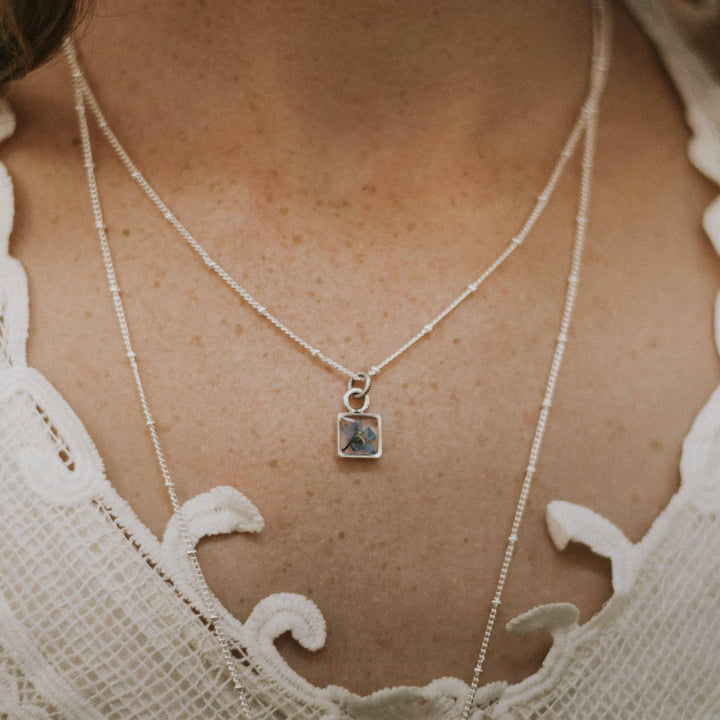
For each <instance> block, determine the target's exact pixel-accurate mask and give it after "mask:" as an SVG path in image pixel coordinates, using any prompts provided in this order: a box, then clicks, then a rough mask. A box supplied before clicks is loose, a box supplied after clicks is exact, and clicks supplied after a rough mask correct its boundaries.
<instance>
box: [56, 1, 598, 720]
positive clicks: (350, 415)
mask: <svg viewBox="0 0 720 720" xmlns="http://www.w3.org/2000/svg"><path fill="white" fill-rule="evenodd" d="M591 6H592V25H593V33H592V35H593V41H592V43H593V44H592V62H591V67H590V75H589V81H588V91H587V95H586V98H585V101H584V102H583V104H582V106H581V109H580V112H579V114H578V117H577V119H576V121H575V123H574V125H573V127H572V130H571V132H570V135H569V137H568V139H567V141H566V142H565V144H564V146H563V148H562V151H561V153H560V156H559V158H558V160H557V162H556V164H555V167H554V169H553V171H552V173H551V175H550V179H549V180H548V182H547V184H546V185H545V187H544V189H543V190H542V192H541V193H540V194H539V195H538V198H537V202H536V204H535V206H534V208H533V210H532V212H531V213H530V215H529V216H528V218H527V219H526V220H525V222H524V224H523V225H522V227H521V229H520V232H519V233H518V234H517V235H515V236H514V237H513V238H512V239H511V240H510V242H509V243H508V245H507V247H506V248H505V249H504V250H503V252H502V253H501V254H500V255H499V256H498V257H497V258H496V259H495V261H494V262H493V263H492V264H491V265H490V266H489V267H487V268H486V269H485V270H484V271H483V272H482V273H481V274H480V275H479V276H478V277H477V278H476V279H475V280H474V281H473V282H471V283H470V284H468V285H467V286H466V287H465V288H464V289H463V290H462V292H461V293H460V294H459V295H458V296H457V297H456V298H455V299H454V300H453V301H452V302H451V303H450V304H449V305H448V306H447V307H445V308H444V309H443V310H442V311H441V312H439V313H438V314H437V315H435V317H433V318H432V319H431V320H430V321H429V322H427V323H425V324H424V325H423V326H422V327H420V328H419V329H418V330H417V331H416V332H415V334H414V335H413V336H412V337H410V338H409V339H408V340H407V341H406V342H405V343H404V344H403V345H401V346H400V347H399V348H397V349H396V350H395V351H394V352H392V353H391V354H390V355H388V356H387V357H386V358H385V359H383V360H382V361H380V362H378V363H377V364H375V365H373V366H372V367H370V368H367V369H365V370H362V371H359V370H354V369H351V368H348V367H346V366H345V365H343V364H342V363H340V362H339V361H337V360H336V359H334V358H332V357H331V356H330V355H328V354H327V353H325V352H324V351H323V350H321V349H320V348H318V347H316V346H315V345H314V344H312V343H310V342H309V341H308V340H306V339H304V338H303V337H301V336H300V335H298V334H297V333H296V332H294V331H293V330H292V329H290V328H289V327H288V326H287V325H285V324H284V323H283V322H282V321H281V320H280V319H278V318H277V317H276V316H275V315H274V314H273V313H272V312H270V311H269V310H268V309H267V308H266V307H265V306H264V305H262V304H261V303H260V302H259V301H258V300H256V299H255V297H254V296H253V295H251V294H250V293H249V292H248V291H247V290H246V289H245V288H244V287H243V286H242V285H240V283H238V282H237V280H235V278H233V277H232V275H230V273H228V272H227V271H226V270H225V269H224V268H223V267H221V266H220V264H219V263H218V262H216V261H215V260H214V259H213V257H212V256H211V255H210V253H209V252H208V251H207V250H206V249H205V248H204V247H203V246H202V245H201V244H200V243H199V242H198V240H197V239H196V238H195V237H194V236H193V235H192V234H191V233H190V231H189V230H188V229H187V228H186V227H185V226H184V225H183V224H182V223H181V222H180V221H179V220H178V218H177V217H176V216H175V214H174V213H173V212H172V210H170V208H169V207H168V206H167V205H166V203H165V202H164V201H163V200H162V199H161V198H160V196H159V195H158V193H157V192H156V191H155V190H154V189H153V187H152V186H151V185H150V184H149V182H148V181H147V180H146V179H145V177H144V176H143V174H142V173H141V172H140V170H139V169H138V168H137V166H136V165H135V163H134V162H133V161H132V160H131V158H130V157H129V155H128V154H127V152H126V151H125V149H124V148H123V146H122V145H121V143H120V141H119V140H118V139H117V137H116V135H115V133H114V132H113V131H112V129H111V128H110V126H109V124H108V122H107V120H106V119H105V116H104V114H103V112H102V110H101V109H100V106H99V104H98V102H97V99H96V98H95V95H94V94H93V92H92V90H91V88H90V86H89V85H88V82H87V80H86V79H85V76H84V74H83V72H82V69H81V67H80V65H79V63H78V59H77V55H76V52H75V48H74V45H73V43H72V41H71V40H68V41H67V42H66V44H65V54H66V57H67V60H68V62H69V64H70V68H71V72H72V78H73V87H74V92H75V107H76V111H77V116H78V122H79V127H80V137H81V145H82V154H83V161H84V165H85V169H86V174H87V183H88V189H89V193H90V200H91V204H92V210H93V216H94V221H95V227H96V229H97V234H98V239H99V242H100V249H101V252H102V257H103V261H104V264H105V270H106V275H107V280H108V287H109V290H110V293H111V296H112V301H113V305H114V309H115V313H116V316H117V320H118V324H119V327H120V332H121V335H122V339H123V343H124V346H125V352H126V355H127V358H128V361H129V363H130V367H131V370H132V373H133V377H134V379H135V384H136V387H137V392H138V396H139V400H140V404H141V406H142V411H143V415H144V418H145V422H146V425H147V427H148V431H149V434H150V438H151V441H152V445H153V448H154V450H155V455H156V458H157V462H158V465H159V468H160V472H161V474H162V477H163V481H164V484H165V487H166V489H167V492H168V495H169V498H170V502H171V504H172V507H173V510H174V512H175V515H176V517H177V520H178V525H179V528H180V533H181V535H182V538H183V540H184V544H185V550H186V552H187V555H188V558H189V561H190V564H191V566H192V568H193V572H194V575H195V579H196V582H197V585H198V589H199V591H200V596H201V597H202V600H203V603H204V605H205V612H206V614H207V620H208V622H209V626H210V628H211V630H212V632H213V633H214V635H215V637H216V639H217V642H218V644H219V646H220V649H221V652H222V655H223V658H224V660H225V664H226V665H227V669H228V672H229V674H230V678H231V681H232V684H233V686H234V689H235V691H236V693H237V697H238V704H239V708H240V712H241V713H242V717H243V718H244V719H245V720H254V714H253V708H252V704H253V703H252V698H251V697H250V696H249V695H248V693H247V691H246V688H245V685H244V683H243V680H242V678H241V676H240V673H239V672H238V669H237V665H236V662H235V659H234V657H233V654H232V648H231V643H230V641H229V639H228V636H227V633H226V631H225V630H224V628H223V626H222V623H221V622H220V620H219V617H218V612H217V608H216V605H215V603H216V600H215V597H214V595H213V593H212V591H211V590H210V588H209V586H208V584H207V581H206V579H205V576H204V574H203V571H202V569H201V567H200V564H199V562H198V557H197V552H196V550H195V545H194V542H193V538H192V536H191V534H190V532H189V529H188V526H187V522H186V520H185V517H184V513H183V509H182V505H181V503H180V501H179V499H178V495H177V491H176V488H175V483H174V481H173V479H172V476H171V474H170V470H169V468H168V465H167V462H166V460H165V455H164V453H163V450H162V447H161V445H160V440H159V437H158V432H157V430H156V428H155V419H154V417H153V415H152V413H151V411H150V406H149V403H148V399H147V396H146V393H145V389H144V386H143V382H142V378H141V374H140V369H139V365H138V361H137V356H136V354H135V352H134V350H133V345H132V342H131V337H130V331H129V327H128V322H127V316H126V313H125V307H124V303H123V301H122V297H121V290H120V286H119V285H118V280H117V275H116V272H115V265H114V262H113V258H112V253H111V251H110V245H109V242H108V235H107V228H106V226H105V221H104V216H103V211H102V205H101V202H100V194H99V191H98V185H97V180H96V177H95V165H94V162H93V153H92V146H91V141H90V131H89V127H88V118H87V111H88V110H89V111H90V113H91V114H92V116H93V117H94V118H95V120H96V122H97V124H98V126H99V128H100V131H101V133H102V134H103V135H104V137H105V138H106V140H107V141H108V143H109V144H110V146H111V148H112V149H113V150H114V151H115V153H116V154H117V155H118V157H119V158H120V161H121V162H122V164H123V165H124V166H125V168H126V169H127V170H128V172H129V173H130V175H131V177H132V178H133V179H134V180H135V182H136V183H137V184H138V185H139V186H140V187H141V188H142V190H143V191H144V193H145V194H146V195H147V196H148V197H149V198H150V200H151V201H152V202H153V204H154V205H155V206H156V207H157V208H158V210H159V211H160V212H161V213H162V216H163V217H164V218H165V220H166V221H167V222H168V223H169V224H170V225H171V226H172V227H173V228H174V229H175V230H176V231H177V232H178V234H179V235H180V236H181V237H182V238H183V239H184V240H185V242H186V243H187V244H188V245H189V246H190V247H191V248H192V249H193V250H194V251H195V252H196V253H197V255H198V256H199V257H200V259H201V260H202V262H203V263H204V264H205V265H206V266H207V267H208V268H210V270H212V271H213V272H214V273H215V274H216V275H217V276H218V277H219V278H220V279H221V280H222V281H223V282H225V283H226V284H227V285H228V286H230V288H232V290H233V291H234V292H235V293H236V294H237V295H238V296H239V297H240V298H241V299H242V300H243V301H244V302H245V303H247V304H248V305H250V306H251V307H252V308H253V309H254V310H255V312H256V313H257V314H259V315H260V316H261V317H262V318H264V319H265V321H267V322H269V323H271V324H272V325H274V326H275V327H276V328H277V329H278V330H279V331H280V332H282V333H283V334H285V335H286V336H287V337H289V338H290V339H291V340H293V341H294V342H295V343H296V344H297V345H298V346H299V347H300V348H301V349H302V350H303V351H304V352H306V353H307V354H308V356H310V357H311V358H312V359H314V360H315V361H318V362H321V363H324V364H325V365H327V366H329V367H330V368H332V369H333V370H335V371H336V372H337V373H339V374H341V375H343V376H345V377H346V378H347V389H346V390H345V392H344V394H343V397H342V400H343V405H344V409H343V410H342V411H341V412H340V413H339V414H338V417H337V452H338V454H339V455H340V456H341V457H346V458H361V459H372V458H378V457H380V455H381V454H382V424H381V418H380V416H379V415H377V414H374V413H369V412H367V410H368V407H369V403H370V387H371V385H372V382H373V379H374V378H375V377H376V376H377V375H378V374H379V373H380V372H381V371H382V370H383V369H384V368H386V367H387V366H388V365H389V364H390V363H392V362H393V361H394V360H396V359H397V358H399V357H400V356H401V355H403V354H404V353H405V352H406V351H408V350H409V349H410V348H411V347H413V345H415V344H416V343H417V342H418V341H419V340H421V339H422V338H423V337H425V336H426V335H428V334H429V333H430V332H431V331H432V330H433V328H434V327H435V326H436V325H437V324H438V323H439V322H441V321H442V320H443V319H444V318H445V317H447V316H448V315H449V314H450V313H451V312H452V311H453V310H455V308H457V307H458V305H460V304H461V303H462V302H464V301H465V300H466V299H468V298H469V297H470V296H471V295H473V294H474V293H475V292H476V291H477V289H478V288H479V287H480V285H482V284H483V283H484V282H485V280H487V278H488V277H490V275H492V273H493V272H494V271H495V270H496V269H497V268H498V267H500V265H502V264H503V263H504V262H505V261H506V260H507V259H508V258H509V257H510V255H512V254H513V253H514V252H515V251H516V250H517V249H518V248H519V247H520V246H521V245H522V244H523V243H524V241H525V239H526V238H527V236H528V235H529V234H530V231H531V230H532V229H533V227H534V226H535V223H536V222H537V220H538V218H539V217H540V216H541V214H542V212H543V210H544V209H545V207H546V206H547V204H548V202H549V201H550V198H551V196H552V194H553V191H554V190H555V187H556V185H557V183H558V181H559V179H560V177H561V175H562V172H563V170H564V169H565V166H566V165H567V163H568V161H569V160H570V158H571V157H572V156H573V154H574V151H575V149H576V147H577V145H578V143H579V141H580V139H581V138H583V139H584V142H583V152H582V169H581V174H580V185H579V192H578V204H577V214H576V219H575V240H574V244H573V249H572V255H571V262H570V272H569V275H568V278H567V287H566V294H565V301H564V306H563V311H562V316H561V320H560V327H559V332H558V334H557V339H556V343H555V350H554V352H553V355H552V360H551V363H550V370H549V373H548V377H547V382H546V385H545V392H544V394H543V399H542V403H541V406H540V410H539V414H538V420H537V424H536V427H535V432H534V435H533V440H532V444H531V448H530V453H529V457H528V461H527V466H526V470H525V475H524V479H523V483H522V486H521V489H520V494H519V497H518V502H517V505H516V507H515V511H514V515H513V519H512V525H511V530H510V534H509V535H508V538H507V542H506V546H505V552H504V555H503V561H502V565H501V568H500V573H499V576H498V581H497V585H496V589H495V592H494V595H493V598H492V601H491V608H490V612H489V616H488V620H487V623H486V626H485V631H484V633H483V637H482V641H481V644H480V650H479V654H478V658H477V662H476V665H475V668H474V671H473V678H472V682H471V683H470V688H469V691H468V694H467V697H466V700H465V703H464V704H463V708H462V713H461V715H460V716H459V717H460V719H461V720H468V719H469V717H470V714H471V712H472V709H473V705H474V701H475V695H476V692H477V689H478V686H479V682H480V676H481V674H482V671H483V666H484V663H485V657H486V655H487V650H488V647H489V643H490V637H491V635H492V632H493V629H494V626H495V622H496V619H497V615H498V611H499V608H500V605H501V602H502V595H503V590H504V588H505V584H506V580H507V576H508V572H509V569H510V564H511V561H512V558H513V555H514V552H515V547H516V544H517V542H518V533H519V530H520V525H521V523H522V519H523V516H524V513H525V508H526V505H527V502H528V497H529V494H530V488H531V485H532V481H533V478H534V476H535V474H536V471H537V462H538V459H539V456H540V449H541V446H542V442H543V437H544V434H545V429H546V426H547V422H548V417H549V413H550V408H551V406H552V401H553V396H554V393H555V387H556V384H557V379H558V375H559V372H560V366H561V364H562V359H563V355H564V352H565V346H566V344H567V341H568V331H569V328H570V322H571V319H572V315H573V308H574V306H575V299H576V297H577V293H578V286H579V282H580V269H581V265H582V255H583V248H584V245H585V237H586V226H587V215H588V205H589V200H590V190H591V183H592V167H593V158H594V154H595V144H596V143H595V141H596V133H597V122H598V107H599V101H600V97H601V95H602V91H603V88H604V85H605V79H606V75H607V68H608V64H609V59H610V39H611V16H610V8H609V5H608V0H591Z"/></svg>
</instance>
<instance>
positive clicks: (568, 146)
mask: <svg viewBox="0 0 720 720" xmlns="http://www.w3.org/2000/svg"><path fill="white" fill-rule="evenodd" d="M67 48H68V50H67V56H68V60H69V62H70V64H71V66H72V72H73V77H74V79H75V83H76V85H77V89H78V91H79V92H80V94H81V97H82V102H83V104H84V105H85V106H86V108H87V109H89V110H90V112H91V113H92V115H93V116H94V117H95V120H96V122H97V124H98V126H99V128H100V130H101V132H102V134H103V135H104V136H105V138H106V139H107V141H108V143H109V144H110V146H111V148H112V149H113V150H114V152H115V153H116V154H117V156H118V157H119V159H120V161H121V163H122V164H123V165H124V167H125V168H126V169H127V171H128V172H129V173H130V175H131V177H132V178H133V180H134V181H135V182H136V183H137V184H138V185H139V186H140V188H141V189H142V190H143V192H144V193H145V194H146V195H147V196H148V198H149V199H150V200H151V201H152V203H153V204H154V205H155V206H156V207H157V208H158V210H160V212H161V213H162V215H163V217H164V218H165V220H166V221H167V222H168V223H169V224H170V225H171V226H172V227H173V228H174V229H175V230H176V231H177V232H178V233H179V234H180V236H181V237H182V238H183V239H184V240H185V242H186V243H187V244H188V245H189V246H190V247H191V248H192V249H193V250H194V251H195V253H197V255H198V256H199V257H200V258H201V260H202V261H203V263H204V264H205V265H206V266H207V267H208V268H210V269H211V270H212V271H213V272H214V273H215V274H216V275H218V277H220V278H221V279H222V280H223V281H224V282H225V283H226V284H227V285H228V286H230V288H231V289H232V290H233V291H234V292H235V293H236V294H237V295H239V296H240V298H242V300H244V301H245V302H246V303H247V304H248V305H249V306H250V307H252V308H253V309H254V310H255V312H257V313H258V314H259V315H260V316H262V317H263V318H264V319H265V320H267V321H268V322H269V323H271V324H272V325H274V326H275V327H276V328H277V329H278V330H279V331H280V332H282V333H283V334H285V335H286V336H287V337H289V338H290V339H291V340H293V341H294V342H295V343H296V344H297V345H299V346H300V347H301V348H302V349H303V350H304V351H305V352H307V353H308V354H309V355H310V356H311V357H313V358H316V359H317V360H319V361H320V362H322V363H324V364H325V365H327V366H328V367H331V368H332V369H334V370H335V371H336V372H338V373H341V374H342V375H344V376H346V377H347V378H348V385H347V390H346V392H345V393H344V395H343V404H344V406H345V411H344V412H341V413H339V414H338V417H337V452H338V455H339V456H340V457H344V458H358V459H374V458H375V459H376V458H379V457H380V456H381V455H382V421H381V417H380V415H377V414H373V413H368V412H367V410H368V406H369V404H370V387H371V385H372V381H373V378H374V377H376V376H377V375H378V374H379V373H380V372H381V371H382V370H383V369H384V368H386V367H387V366H388V365H389V364H390V363H391V362H393V360H395V359H397V358H398V357H400V355H402V354H403V353H405V352H406V351H407V350H409V349H410V348H411V347H412V346H413V345H415V343H417V342H418V341H419V340H421V339H422V338H424V337H425V336H426V335H428V334H429V333H430V332H431V331H432V330H433V329H434V328H435V326H436V325H437V324H438V323H439V322H440V321H441V320H443V319H444V318H445V317H447V316H448V315H449V314H450V313H451V312H452V311H453V310H455V308H457V307H458V306H459V305H460V304H461V303H462V302H463V301H464V300H466V299H467V298H468V297H470V296H471V295H473V294H474V293H475V292H476V291H477V289H478V288H479V287H480V286H481V285H482V284H483V283H484V282H485V280H487V279H488V278H489V277H490V275H492V274H493V273H494V272H495V270H497V268H499V267H500V265H502V264H503V263H504V262H505V260H507V259H508V258H509V257H510V255H512V254H513V253H514V252H515V250H517V249H518V248H519V247H520V246H521V245H522V244H523V242H525V239H526V238H527V236H528V235H529V234H530V232H531V230H532V229H533V227H534V226H535V223H536V222H537V220H538V219H539V218H540V216H541V215H542V213H543V211H544V210H545V207H546V206H547V204H548V202H549V201H550V198H551V197H552V194H553V192H554V190H555V187H556V185H557V183H558V181H559V180H560V177H561V176H562V173H563V170H564V169H565V166H566V165H567V162H568V160H569V159H570V158H571V157H572V155H573V153H574V151H575V148H576V146H577V143H578V141H579V139H580V137H581V135H582V133H583V130H584V129H585V125H586V118H585V115H584V110H581V112H580V114H579V115H578V118H577V120H576V122H575V124H574V126H573V128H572V131H571V132H570V136H569V137H568V139H567V141H566V142H565V145H564V147H563V149H562V152H561V153H560V156H559V157H558V160H557V162H556V164H555V167H554V168H553V171H552V173H551V174H550V178H549V180H548V181H547V184H546V185H545V187H544V188H543V191H542V192H541V193H540V194H539V195H538V197H537V201H536V203H535V206H534V207H533V209H532V211H531V213H530V215H529V216H528V217H527V219H526V221H525V223H524V224H523V226H522V228H521V229H520V232H519V233H518V234H517V235H516V236H515V237H513V238H512V239H511V240H510V242H509V243H508V245H507V247H506V248H505V249H504V250H503V251H502V253H500V255H499V256H498V257H497V258H496V259H495V261H494V262H492V263H491V264H490V265H489V267H487V268H486V269H485V271H484V272H482V273H481V274H480V275H479V276H478V277H477V278H476V279H475V280H474V281H473V282H471V283H470V284H469V285H467V286H466V287H465V288H464V289H463V291H462V292H461V293H460V294H459V295H458V296H457V297H456V298H455V299H454V300H453V301H452V302H451V303H450V304H449V305H447V307H445V308H444V309H443V310H442V311H441V312H439V313H438V314H437V315H436V316H435V317H434V318H433V319H432V320H430V321H429V322H427V323H425V325H423V326H422V327H421V328H420V329H419V330H418V331H417V332H415V334H414V335H413V336H412V337H410V338H409V339H408V340H407V341H406V342H405V343H403V344H402V345H401V346H400V347H399V348H397V349H396V350H395V351H394V352H392V353H390V355H388V356H387V357H386V358H385V359H384V360H382V361H381V362H379V363H377V364H376V365H373V366H372V367H370V368H369V369H368V370H366V371H356V370H352V369H350V368H348V367H346V366H345V365H343V364H342V363H340V362H339V361H337V360H335V359H333V358H332V357H330V356H329V355H327V354H326V353H325V352H323V351H322V350H320V349H319V348H317V347H315V346H314V345H313V344H311V343H310V342H309V341H307V340H305V339H304V338H302V337H301V336H300V335H298V334H297V333H296V332H294V331H293V330H292V329H290V328H289V327H288V326H287V325H285V324H284V323H283V322H282V321H281V320H280V319H278V318H277V317H276V316H275V315H274V314H273V313H271V312H270V311H269V310H268V309H267V308H266V307H265V306H264V305H263V304H262V303H260V302H259V301H258V300H257V299H256V298H255V297H254V296H253V295H251V294H250V293H249V292H248V291H247V290H246V289H245V288H244V287H243V286H242V285H240V283H239V282H238V281H237V280H236V279H235V278H233V277H232V275H230V273H228V272H227V271H226V270H225V269H224V268H223V267H221V265H220V264H219V263H217V262H216V261H215V260H214V259H213V258H212V256H211V255H210V253H209V252H208V251H207V250H206V249H205V248H204V247H203V246H202V245H201V244H200V242H199V241H198V240H197V239H196V238H195V237H194V236H193V235H192V234H191V233H190V231H189V230H188V229H187V228H186V227H185V226H184V225H183V224H182V223H181V222H180V220H179V219H178V218H177V217H176V215H175V214H174V213H173V212H172V210H171V209H170V208H169V207H168V206H167V204H166V203H165V202H164V201H163V200H162V198H161V197H160V196H159V195H158V193H157V192H156V191H155V189H154V188H153V187H152V186H151V185H150V183H149V182H148V181H147V180H146V179H145V177H144V175H143V174H142V172H141V171H140V170H139V169H138V168H137V166H136V165H135V163H134V162H133V161H132V159H131V158H130V156H129V155H128V153H127V152H126V151H125V148H124V147H123V146H122V144H121V143H120V141H119V140H118V138H117V136H116V135H115V133H114V132H113V131H112V129H111V127H110V126H109V124H108V122H107V120H106V118H105V116H104V114H103V112H102V110H101V109H100V106H99V104H98V102H97V99H96V98H95V95H94V93H93V92H92V89H91V88H90V86H89V85H88V83H87V80H86V79H85V76H84V74H83V72H82V69H81V68H80V65H79V63H78V61H77V56H76V54H75V52H74V50H73V48H72V46H71V45H70V44H68V46H67ZM588 101H589V98H588ZM353 403H359V405H353Z"/></svg>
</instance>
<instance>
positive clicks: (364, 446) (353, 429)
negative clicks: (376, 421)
mask: <svg viewBox="0 0 720 720" xmlns="http://www.w3.org/2000/svg"><path fill="white" fill-rule="evenodd" d="M340 429H341V430H342V432H343V435H346V436H347V437H349V438H350V440H349V441H348V442H347V444H346V445H345V447H344V448H343V449H342V451H343V452H347V451H348V449H349V450H353V451H354V452H363V453H367V454H368V455H375V453H376V452H377V450H376V449H375V445H374V444H373V440H375V439H376V438H377V435H376V434H375V433H374V432H373V430H372V428H370V427H363V426H362V423H361V422H360V420H353V421H352V422H350V421H349V420H343V422H342V423H341V425H340Z"/></svg>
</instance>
